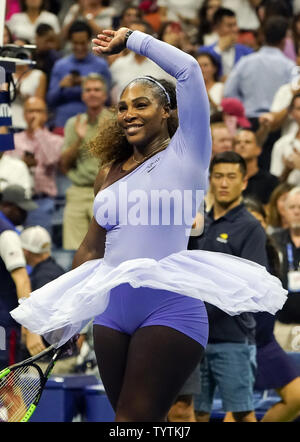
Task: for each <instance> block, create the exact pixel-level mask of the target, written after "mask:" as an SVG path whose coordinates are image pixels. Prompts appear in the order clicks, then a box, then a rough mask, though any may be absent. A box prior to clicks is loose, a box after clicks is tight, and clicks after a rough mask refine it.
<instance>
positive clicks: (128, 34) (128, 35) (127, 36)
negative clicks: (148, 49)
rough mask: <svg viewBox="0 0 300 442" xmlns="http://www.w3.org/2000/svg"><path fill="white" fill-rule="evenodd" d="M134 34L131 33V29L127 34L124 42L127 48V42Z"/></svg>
mask: <svg viewBox="0 0 300 442" xmlns="http://www.w3.org/2000/svg"><path fill="white" fill-rule="evenodd" d="M132 33H133V31H131V30H130V29H129V31H127V32H126V34H125V40H124V44H125V47H127V40H128V38H129V37H130V36H131V34H132Z"/></svg>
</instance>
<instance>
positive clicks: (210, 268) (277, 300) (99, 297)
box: [10, 250, 287, 347]
mask: <svg viewBox="0 0 300 442" xmlns="http://www.w3.org/2000/svg"><path fill="white" fill-rule="evenodd" d="M123 283H129V284H130V285H131V286H132V287H134V288H138V287H149V288H153V289H161V290H168V291H172V292H176V293H179V294H182V295H186V296H191V297H193V298H197V299H201V300H202V301H205V302H208V303H210V304H213V305H215V306H216V307H218V308H220V309H221V310H223V311H224V312H226V313H227V314H229V315H237V314H240V313H243V312H260V311H267V312H269V313H272V314H275V313H276V312H277V311H278V310H280V309H281V308H282V306H283V304H284V303H285V301H286V299H287V291H286V290H284V289H283V287H282V285H281V282H280V280H279V279H278V278H276V277H275V276H273V275H271V274H270V273H268V272H267V270H266V269H265V268H264V267H262V266H260V265H258V264H256V263H253V262H251V261H248V260H246V259H242V258H238V257H235V256H231V255H227V254H224V253H219V252H208V251H202V250H183V251H181V252H178V253H174V254H172V255H169V256H167V257H165V258H163V259H161V260H159V261H156V260H155V259H150V258H137V259H132V260H128V261H124V262H122V263H121V264H119V265H118V266H117V267H111V266H108V265H107V263H106V262H105V260H104V259H95V260H92V261H88V262H86V263H84V264H82V265H81V266H79V267H77V268H76V269H74V270H71V271H70V272H68V273H65V274H64V275H62V276H60V277H59V278H57V279H55V280H54V281H51V282H49V283H48V284H46V285H45V286H43V287H42V288H40V289H38V290H35V291H34V292H32V293H31V295H30V297H29V298H27V299H25V300H24V301H23V302H21V304H20V305H19V306H18V307H17V308H15V309H14V310H12V311H11V312H10V313H11V316H12V317H13V318H14V319H15V320H16V321H17V322H19V323H20V324H22V325H24V326H25V327H26V328H28V329H29V330H30V331H31V332H33V333H37V334H39V335H43V336H44V337H45V339H46V340H47V341H48V342H50V343H51V344H55V345H56V346H58V347H59V346H61V345H62V344H64V343H65V342H66V341H68V340H69V339H70V338H71V337H72V336H73V335H74V334H76V333H79V332H80V330H81V329H82V328H83V327H84V326H85V325H86V324H87V323H88V322H89V321H90V320H91V319H93V318H94V317H95V316H97V315H99V314H100V313H102V312H104V310H105V309H106V307H107V305H108V303H109V298H110V294H111V289H113V288H114V287H117V286H118V285H120V284H123ZM141 295H142V291H141ZM112 296H113V295H112ZM153 296H155V291H153ZM141 302H143V299H142V296H141Z"/></svg>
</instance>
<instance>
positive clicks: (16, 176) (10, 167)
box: [0, 151, 33, 195]
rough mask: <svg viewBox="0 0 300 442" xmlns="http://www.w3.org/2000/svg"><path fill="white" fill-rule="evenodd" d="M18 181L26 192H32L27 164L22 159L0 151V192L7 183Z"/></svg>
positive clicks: (16, 182) (31, 180) (31, 181)
mask: <svg viewBox="0 0 300 442" xmlns="http://www.w3.org/2000/svg"><path fill="white" fill-rule="evenodd" d="M19 183H22V186H23V187H24V189H25V191H26V193H28V194H29V195H31V194H32V191H33V179H32V176H31V173H30V170H29V169H28V166H27V165H26V164H25V163H24V161H22V160H19V159H18V158H13V157H12V156H10V155H5V151H2V152H1V151H0V192H2V191H3V190H4V188H5V187H6V186H8V185H11V184H19Z"/></svg>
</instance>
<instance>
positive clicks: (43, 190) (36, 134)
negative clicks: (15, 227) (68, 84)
mask: <svg viewBox="0 0 300 442" xmlns="http://www.w3.org/2000/svg"><path fill="white" fill-rule="evenodd" d="M24 116H25V121H26V123H27V129H26V130H25V131H22V132H19V133H18V134H15V136H14V142H15V150H13V151H8V152H7V153H6V154H5V155H11V156H14V157H16V158H20V159H22V160H23V161H24V162H25V163H26V165H27V166H28V167H29V169H30V170H32V175H33V179H34V195H33V198H34V200H35V202H36V204H37V206H38V207H37V209H36V210H34V211H32V212H31V213H30V214H29V215H28V217H27V220H26V225H27V226H34V225H41V226H43V227H45V228H46V229H47V230H48V231H49V232H50V233H51V232H52V216H53V213H54V198H55V196H56V194H57V187H56V171H57V166H58V161H59V158H60V154H61V148H62V144H63V138H62V137H61V136H59V135H56V134H53V133H52V132H50V131H49V130H48V129H47V128H46V126H45V124H46V122H47V120H48V113H47V105H46V102H45V101H44V100H42V99H41V98H36V97H31V98H28V99H27V100H26V101H25V104H24Z"/></svg>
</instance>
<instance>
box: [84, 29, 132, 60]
mask: <svg viewBox="0 0 300 442" xmlns="http://www.w3.org/2000/svg"><path fill="white" fill-rule="evenodd" d="M127 31H129V29H128V28H120V29H118V30H117V31H113V30H111V29H105V30H103V31H102V34H99V35H97V37H98V38H94V39H93V40H92V42H93V43H94V45H95V46H93V52H94V53H95V54H96V55H101V54H105V55H113V54H119V52H121V51H123V50H124V49H125V47H126V46H125V36H126V33H127Z"/></svg>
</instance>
